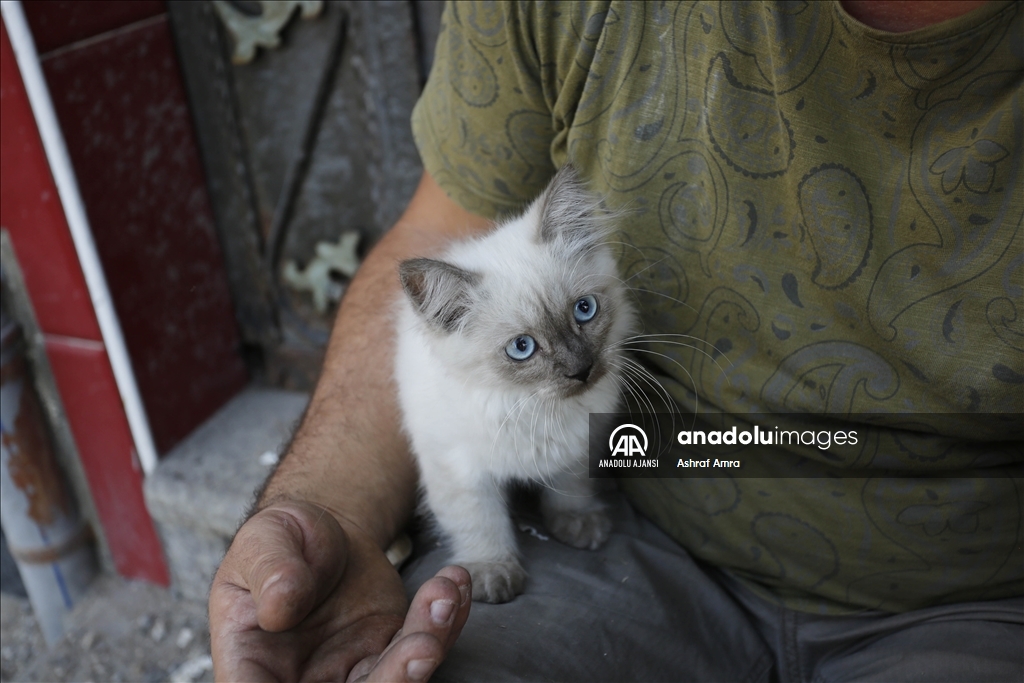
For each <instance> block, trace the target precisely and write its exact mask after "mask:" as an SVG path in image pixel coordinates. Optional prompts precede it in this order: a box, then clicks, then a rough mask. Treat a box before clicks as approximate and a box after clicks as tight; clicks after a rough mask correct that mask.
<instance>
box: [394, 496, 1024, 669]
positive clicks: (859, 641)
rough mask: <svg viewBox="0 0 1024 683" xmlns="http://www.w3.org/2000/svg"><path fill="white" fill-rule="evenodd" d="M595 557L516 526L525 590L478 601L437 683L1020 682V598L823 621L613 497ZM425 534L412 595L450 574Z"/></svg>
mask: <svg viewBox="0 0 1024 683" xmlns="http://www.w3.org/2000/svg"><path fill="white" fill-rule="evenodd" d="M613 498H614V503H613V506H612V510H611V513H612V519H614V520H615V526H614V531H613V534H612V537H611V539H610V540H609V542H608V543H607V545H605V546H604V547H603V548H601V549H600V550H598V551H596V552H589V551H585V550H575V549H573V548H570V547H568V546H565V545H563V544H561V543H559V542H558V541H556V540H554V539H553V538H552V539H550V540H546V539H545V537H544V527H543V526H542V525H541V524H540V523H539V520H537V519H536V518H535V517H533V516H532V515H530V514H529V513H519V514H517V517H516V519H517V524H519V525H520V526H522V525H529V527H528V529H532V530H533V531H532V533H529V532H527V531H523V532H520V533H519V534H518V540H519V543H520V549H521V551H522V554H523V559H524V566H525V568H526V570H527V571H528V572H529V574H530V579H529V582H528V583H527V586H526V592H525V593H524V594H523V595H520V596H519V597H517V598H516V599H515V600H514V601H512V602H510V603H508V604H505V605H488V604H484V603H479V602H478V603H473V606H472V609H471V612H470V616H469V621H468V622H467V623H466V627H465V629H464V630H463V632H462V636H461V638H460V639H459V640H458V642H457V643H456V644H455V646H454V647H453V649H452V651H451V653H450V654H449V657H448V659H447V660H446V661H445V662H444V663H443V664H442V665H441V667H440V668H438V670H437V671H436V673H435V674H434V678H433V680H435V681H751V682H753V681H780V682H781V681H786V682H788V681H816V682H818V681H820V682H825V681H930V682H931V681H949V682H951V683H966V682H969V681H1014V682H1015V683H1021V682H1022V681H1024V598H1014V599H1009V600H999V601H989V602H975V603H968V604H957V605H947V606H942V607H932V608H927V609H922V610H917V611H914V612H908V613H903V614H889V613H882V612H869V613H862V614H858V615H856V616H844V617H827V616H817V615H812V614H807V613H804V612H795V611H792V610H787V609H784V608H781V607H779V606H778V605H775V604H773V603H771V602H768V601H766V600H764V599H762V598H760V597H758V596H757V595H755V594H753V593H752V592H751V591H749V590H748V589H747V588H745V587H744V586H742V585H741V584H739V583H738V582H737V581H735V580H734V579H732V578H731V577H729V576H727V575H725V574H723V573H722V572H719V571H715V570H709V569H708V568H707V567H706V566H704V565H700V564H698V563H696V562H695V561H694V560H693V559H692V558H691V557H690V556H689V554H688V553H687V552H686V551H685V550H683V549H682V548H681V547H680V546H679V545H678V544H676V543H675V542H674V541H672V540H671V539H670V538H669V537H668V536H666V535H665V534H664V533H662V532H661V531H660V530H659V529H658V528H657V527H655V526H654V524H652V523H651V522H650V521H648V520H647V519H645V518H643V517H642V516H640V515H639V514H637V513H636V512H634V511H633V509H632V508H631V507H630V506H629V504H628V503H627V502H626V501H625V500H624V499H623V498H622V497H621V496H618V494H616V495H615V496H613ZM446 559H447V558H446V551H445V549H444V548H443V547H442V546H440V545H439V544H438V543H437V542H436V541H435V540H430V539H429V538H425V537H421V538H420V539H418V543H417V556H416V558H415V559H414V560H413V561H412V562H411V563H410V564H409V565H408V566H407V567H406V569H405V570H404V571H403V576H404V579H405V585H406V589H407V591H408V592H409V595H410V597H411V596H412V594H413V593H414V592H415V590H416V588H418V587H419V586H420V585H421V584H422V583H423V582H424V581H425V580H427V579H428V578H430V577H431V576H433V574H434V572H436V571H437V570H438V569H440V568H441V567H442V566H444V564H445V561H446Z"/></svg>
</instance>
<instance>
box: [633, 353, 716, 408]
mask: <svg viewBox="0 0 1024 683" xmlns="http://www.w3.org/2000/svg"><path fill="white" fill-rule="evenodd" d="M632 351H633V352H634V353H649V354H651V355H654V356H661V357H662V358H664V359H665V360H667V361H669V362H671V363H675V364H676V365H678V366H679V369H680V370H682V371H683V372H684V373H686V377H687V379H689V380H690V386H691V387H692V391H693V394H694V396H697V391H696V389H697V384H696V383H695V382H694V381H693V375H691V374H690V371H689V370H688V369H687V368H686V366H685V365H683V364H682V363H680V362H679V361H677V360H676V359H675V358H672V357H671V356H666V355H665V354H664V353H658V352H657V351H651V350H649V349H632ZM723 372H724V371H723ZM728 379H729V376H728V375H726V380H727V381H728ZM731 384H732V382H730V385H731ZM699 400H700V399H699V397H698V398H696V399H694V412H696V409H697V405H698V403H699Z"/></svg>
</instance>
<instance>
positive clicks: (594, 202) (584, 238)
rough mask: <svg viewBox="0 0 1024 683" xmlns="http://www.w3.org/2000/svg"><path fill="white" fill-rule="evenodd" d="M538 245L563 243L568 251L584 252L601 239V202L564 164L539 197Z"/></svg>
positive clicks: (604, 222) (603, 230) (603, 221)
mask: <svg viewBox="0 0 1024 683" xmlns="http://www.w3.org/2000/svg"><path fill="white" fill-rule="evenodd" d="M540 201H541V209H540V226H539V235H540V241H541V242H545V243H551V242H556V241H559V240H560V241H562V242H563V243H564V244H565V245H566V246H567V247H568V248H569V249H570V250H571V251H576V250H577V249H586V248H587V247H590V246H591V245H593V244H594V243H596V242H599V241H601V239H602V238H604V236H605V234H606V233H607V230H608V225H607V223H608V221H607V218H606V216H605V214H604V213H603V212H602V211H601V208H600V203H601V202H600V200H599V199H598V198H597V197H596V196H595V195H593V194H592V193H591V192H589V191H588V190H587V188H586V185H584V183H583V179H582V178H581V177H580V174H579V172H578V171H577V170H576V167H575V166H573V165H572V163H571V162H570V163H567V164H566V165H565V166H562V168H560V169H559V170H558V173H556V174H555V177H554V178H552V179H551V182H550V183H549V184H548V186H547V189H545V190H544V194H542V195H541V200H540Z"/></svg>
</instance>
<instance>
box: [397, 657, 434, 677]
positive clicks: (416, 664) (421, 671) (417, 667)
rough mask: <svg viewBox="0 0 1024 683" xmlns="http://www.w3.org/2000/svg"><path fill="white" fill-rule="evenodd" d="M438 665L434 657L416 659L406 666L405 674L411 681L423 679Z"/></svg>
mask: <svg viewBox="0 0 1024 683" xmlns="http://www.w3.org/2000/svg"><path fill="white" fill-rule="evenodd" d="M435 666H437V662H436V661H434V660H433V659H414V660H412V661H411V662H409V663H408V664H407V665H406V666H405V675H406V677H407V678H408V679H409V680H410V681H422V680H423V679H424V678H426V677H427V676H429V675H430V672H431V671H433V670H434V667H435Z"/></svg>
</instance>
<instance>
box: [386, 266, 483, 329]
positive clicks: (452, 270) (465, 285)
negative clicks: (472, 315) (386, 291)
mask: <svg viewBox="0 0 1024 683" xmlns="http://www.w3.org/2000/svg"><path fill="white" fill-rule="evenodd" d="M398 274H399V277H400V278H401V280H402V289H404V290H405V293H406V295H407V296H408V297H409V300H410V301H412V304H413V306H415V307H416V311H417V312H418V313H419V314H420V315H422V316H423V317H424V319H426V320H427V322H429V323H431V324H433V325H436V326H437V327H439V328H441V329H442V330H445V331H447V332H452V331H454V330H455V329H456V328H458V326H459V324H460V323H461V322H462V320H463V318H465V317H466V313H468V312H469V306H470V304H471V303H472V298H471V296H470V289H471V288H472V286H473V285H474V284H476V282H477V280H478V279H479V278H478V276H477V275H476V273H471V272H469V271H468V270H463V269H461V268H457V267H456V266H453V265H451V264H450V263H445V262H444V261H436V260H434V259H429V258H414V259H409V260H408V261H402V262H401V263H400V264H399V266H398Z"/></svg>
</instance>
